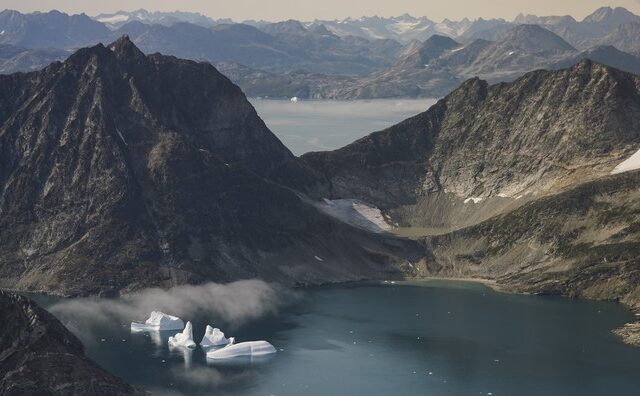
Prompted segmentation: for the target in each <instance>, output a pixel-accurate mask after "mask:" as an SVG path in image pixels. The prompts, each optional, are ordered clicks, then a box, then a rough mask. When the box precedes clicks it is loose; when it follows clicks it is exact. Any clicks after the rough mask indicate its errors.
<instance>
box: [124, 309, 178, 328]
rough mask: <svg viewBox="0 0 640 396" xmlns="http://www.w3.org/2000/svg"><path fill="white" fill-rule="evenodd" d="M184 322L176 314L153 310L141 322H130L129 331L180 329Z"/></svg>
mask: <svg viewBox="0 0 640 396" xmlns="http://www.w3.org/2000/svg"><path fill="white" fill-rule="evenodd" d="M183 327H184V322H183V321H182V319H180V318H179V317H177V316H172V315H167V314H166V313H164V312H160V311H153V312H151V315H150V316H149V319H147V320H145V321H144V323H142V322H131V331H149V330H151V331H153V330H182V328H183Z"/></svg>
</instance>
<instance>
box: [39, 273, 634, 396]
mask: <svg viewBox="0 0 640 396" xmlns="http://www.w3.org/2000/svg"><path fill="white" fill-rule="evenodd" d="M40 302H41V303H42V302H43V303H45V304H47V303H51V301H48V300H46V299H43V300H41V301H40ZM214 303H215V302H212V304H214ZM174 314H178V315H180V313H179V312H174ZM631 316H632V315H631V314H630V313H629V312H628V311H627V310H625V309H624V307H623V306H621V305H617V304H613V303H605V302H593V301H584V300H569V299H564V298H555V297H537V296H521V295H508V294H501V293H497V292H494V291H492V290H490V289H488V288H486V287H484V286H482V285H477V284H471V283H460V282H448V281H423V282H412V283H403V284H395V285H390V284H377V283H376V284H371V283H369V284H359V285H351V286H335V287H324V288H317V289H310V290H305V291H301V292H300V296H299V298H298V299H297V300H296V302H295V303H293V304H292V305H289V306H288V307H286V308H285V309H282V310H281V311H280V312H279V313H278V314H274V315H271V316H269V317H264V318H261V319H259V320H255V321H252V322H250V323H246V324H244V325H242V326H241V327H238V328H235V329H233V330H231V329H229V328H225V327H226V326H227V325H226V324H225V323H224V321H223V320H222V319H221V318H217V317H215V315H213V314H210V313H207V312H202V313H200V314H199V315H198V316H197V317H188V318H187V317H185V318H184V319H185V320H186V319H189V320H191V321H192V322H193V323H194V338H195V339H196V341H200V339H201V337H202V334H203V332H204V327H205V325H206V324H216V325H219V326H223V330H225V331H227V335H235V336H236V337H237V340H238V341H243V340H253V339H266V340H269V341H270V342H272V343H273V344H274V346H275V347H276V348H277V349H278V353H277V354H276V355H275V356H273V357H271V358H267V359H261V360H253V361H251V360H244V361H238V362H233V363H230V364H219V363H218V364H216V363H211V362H207V361H206V358H205V355H204V352H203V351H202V350H201V349H200V348H199V347H198V349H196V350H195V351H193V352H190V351H186V350H180V349H179V350H174V351H171V350H169V348H168V347H167V343H166V341H167V338H168V336H169V335H171V333H173V332H167V333H166V334H160V335H157V334H145V333H141V334H140V333H138V334H131V333H130V330H129V323H128V321H127V320H125V319H123V320H122V321H121V322H120V323H110V324H107V323H100V324H97V323H89V322H90V321H83V322H81V323H80V322H78V321H77V320H74V318H73V317H61V318H60V319H61V320H62V321H63V323H65V324H67V325H68V326H69V327H70V328H71V329H72V331H74V332H75V333H76V334H78V335H79V336H80V338H81V339H82V341H83V342H84V343H85V345H86V350H87V354H88V355H89V356H90V357H91V358H93V359H95V360H96V361H97V362H98V363H99V364H100V365H102V366H103V367H105V368H106V369H108V370H110V371H111V372H113V373H115V374H117V375H119V376H121V377H122V378H124V379H125V380H127V381H128V382H131V383H133V384H136V385H139V386H141V387H144V388H145V389H149V390H151V391H153V392H157V393H160V394H203V395H204V394H232V395H244V394H249V395H563V396H566V395H581V396H583V395H603V394H611V395H635V394H637V391H638V389H640V375H638V374H639V373H640V371H639V370H640V349H637V348H632V347H629V346H626V345H625V344H623V343H622V342H621V341H620V340H618V339H617V338H616V337H614V336H613V335H612V334H611V329H613V328H615V327H617V326H619V325H621V324H623V323H625V322H626V321H629V320H631V319H632V317H631ZM230 330H231V331H230Z"/></svg>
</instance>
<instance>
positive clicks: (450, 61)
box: [223, 25, 640, 99]
mask: <svg viewBox="0 0 640 396" xmlns="http://www.w3.org/2000/svg"><path fill="white" fill-rule="evenodd" d="M583 59H592V60H595V61H597V62H600V63H603V64H606V65H609V66H613V67H616V68H618V69H620V70H624V71H628V72H632V73H640V57H638V56H635V55H632V54H629V53H626V52H622V51H620V50H618V49H616V48H615V47H613V46H606V45H599V46H595V47H593V48H590V49H588V50H577V49H575V48H574V47H572V46H571V45H570V44H569V43H567V42H566V41H565V40H563V39H562V38H561V37H560V36H558V35H556V34H555V33H552V32H551V31H549V30H546V29H544V28H542V27H540V26H539V25H517V26H514V27H511V28H510V29H509V30H507V31H505V32H504V33H503V34H502V35H501V36H500V37H499V38H498V40H496V41H487V40H483V39H476V40H474V41H472V42H471V43H468V44H462V43H459V42H457V41H455V40H454V39H452V38H450V37H446V36H439V35H434V36H431V38H429V39H428V40H426V41H425V42H423V43H421V42H419V41H413V42H412V43H410V44H409V45H407V46H406V47H405V49H404V50H403V51H402V53H401V55H400V56H399V58H398V60H397V61H396V63H395V64H394V65H393V66H391V67H389V68H386V69H383V70H381V71H378V72H374V73H372V74H370V75H369V76H365V77H359V78H353V77H351V78H346V77H345V78H337V77H336V76H329V75H318V74H311V73H284V74H282V73H281V74H277V75H273V74H269V73H261V72H259V71H256V70H252V69H247V68H242V67H240V66H239V65H229V64H225V65H223V69H224V72H225V73H227V74H228V75H229V77H230V78H232V79H233V80H234V81H235V82H236V83H237V84H239V85H240V86H241V87H242V88H243V90H245V92H247V93H248V94H249V95H250V96H270V97H274V96H275V97H283V96H287V95H289V96H298V97H301V98H316V99H318V98H328V99H372V98H391V97H440V96H444V95H446V94H447V93H449V92H450V91H451V90H453V89H454V88H455V87H456V86H458V85H459V84H460V83H461V82H463V81H464V80H466V79H468V78H472V77H480V78H483V79H486V80H488V81H490V82H503V81H511V80H513V79H515V78H517V77H519V76H521V75H523V74H524V73H526V72H528V71H532V70H536V69H561V68H565V67H569V66H571V65H573V64H576V63H578V62H579V61H581V60H583Z"/></svg>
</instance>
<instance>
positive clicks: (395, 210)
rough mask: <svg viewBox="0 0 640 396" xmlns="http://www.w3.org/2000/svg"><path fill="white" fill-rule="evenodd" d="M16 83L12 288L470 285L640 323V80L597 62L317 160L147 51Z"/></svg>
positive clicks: (460, 94)
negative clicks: (623, 167) (468, 280)
mask: <svg viewBox="0 0 640 396" xmlns="http://www.w3.org/2000/svg"><path fill="white" fill-rule="evenodd" d="M440 44H443V45H442V47H438V46H436V45H434V47H433V51H434V52H435V53H438V52H439V51H441V49H442V48H444V47H447V40H446V39H441V43H440ZM449 44H451V43H449ZM553 48H555V47H553ZM559 49H560V50H563V49H564V46H560V47H559ZM0 87H1V88H2V89H0V92H1V93H2V95H1V96H0V154H1V155H0V159H1V160H0V186H1V191H2V194H1V195H0V247H1V248H0V263H1V265H0V282H1V283H0V285H1V286H2V287H10V288H14V289H19V290H30V291H46V292H49V293H54V294H60V295H87V294H98V295H107V296H108V295H117V294H118V293H122V292H130V291H133V290H137V289H140V288H143V287H148V286H165V287H166V286H172V285H176V284H182V283H199V282H203V281H206V280H215V281H231V280H234V279H244V278H255V277H258V278H262V279H266V280H269V281H276V282H281V283H285V284H318V283H324V282H340V281H348V280H358V279H371V278H377V279H380V278H382V279H389V278H392V279H393V278H402V277H421V276H446V277H450V276H456V277H484V278H489V279H493V280H495V281H497V282H498V284H499V285H500V286H501V287H503V288H505V289H508V290H515V291H526V292H535V293H547V294H562V295H568V296H582V297H587V298H598V299H608V300H620V301H624V302H626V303H627V304H629V305H630V306H632V307H635V308H636V309H640V268H638V265H637V261H636V257H637V254H636V253H637V251H638V246H640V233H638V232H637V230H638V229H640V228H638V227H637V224H636V223H637V222H640V211H639V210H640V209H638V208H636V206H637V205H636V204H635V201H637V199H636V198H637V197H636V195H637V190H638V189H637V186H638V182H639V180H640V179H639V178H640V176H639V175H640V170H634V169H635V168H637V165H636V166H633V164H634V162H633V161H632V163H631V166H629V167H627V169H628V171H627V172H624V173H619V172H618V171H617V170H618V169H620V164H621V163H623V162H627V161H626V160H628V159H629V158H631V157H632V155H633V154H634V153H636V152H637V151H638V148H639V147H640V121H639V120H640V99H639V98H640V77H638V76H637V75H634V74H631V73H626V72H623V71H620V70H617V69H614V68H611V67H608V66H605V65H602V64H599V63H596V62H593V61H591V60H582V61H580V62H579V63H578V64H576V65H573V66H571V67H570V68H567V69H562V70H557V71H535V72H531V73H527V74H525V75H524V76H522V77H520V78H518V79H516V80H515V81H513V82H510V83H500V84H495V85H490V84H489V83H488V82H486V81H484V80H481V79H479V78H472V79H470V80H468V81H466V82H464V83H463V84H461V85H460V87H459V88H457V89H455V90H454V91H453V92H452V93H450V94H449V95H447V96H446V97H445V98H443V99H442V100H440V101H438V103H436V104H435V105H434V106H433V107H431V108H430V109H429V110H427V111H426V112H424V113H422V114H418V115H416V116H414V117H412V118H410V119H407V120H405V121H403V122H401V123H399V124H397V125H395V126H393V127H391V128H389V129H387V130H384V131H380V132H376V133H373V134H371V135H369V136H367V137H365V138H362V139H360V140H358V141H356V142H354V143H353V144H350V145H348V146H346V147H344V148H341V149H339V150H336V151H333V152H320V153H309V154H305V155H304V156H302V157H301V158H296V157H294V156H293V155H292V154H291V152H289V150H288V149H287V148H286V147H284V146H283V145H282V143H281V142H280V141H278V139H277V138H276V137H275V136H274V135H273V134H272V133H271V132H270V131H269V130H268V129H267V127H266V126H265V125H264V123H263V122H262V121H261V120H260V118H259V117H258V116H257V114H256V113H255V110H254V109H253V108H252V106H251V105H250V104H249V102H248V101H247V100H246V98H245V96H244V95H243V94H242V92H241V91H240V89H239V88H238V87H237V86H235V85H234V84H232V83H231V82H230V81H229V80H228V79H227V78H226V77H224V76H223V75H222V74H220V73H219V72H218V71H217V70H216V69H215V68H214V67H212V66H211V65H210V64H209V63H206V62H205V63H196V62H193V61H187V60H181V59H178V58H175V57H169V56H163V55H160V54H154V55H148V56H147V55H144V54H143V53H142V52H141V51H140V50H139V49H138V48H136V46H135V45H134V44H133V43H132V42H131V41H130V40H129V38H128V37H126V36H125V37H122V38H121V39H119V40H118V41H116V42H114V43H113V44H111V45H109V46H107V47H105V46H102V45H97V46H94V47H90V48H85V49H81V50H79V51H77V52H76V53H74V54H73V55H72V56H70V57H69V58H68V59H67V60H66V61H65V62H63V63H54V64H52V65H50V66H48V67H46V68H45V69H43V70H42V71H39V72H33V73H27V74H24V73H16V74H11V75H6V76H0ZM636 156H637V154H636ZM354 205H358V206H359V207H364V208H367V211H369V212H370V213H376V211H378V210H379V211H380V212H378V213H379V215H378V220H376V221H377V222H373V223H372V220H370V218H368V217H363V215H362V212H358V211H356V212H353V211H351V212H349V210H351V209H349V208H353V207H355V206H354ZM345 208H346V209H347V212H345V211H344V210H345ZM380 221H382V222H385V223H386V224H388V226H389V227H387V228H390V229H393V228H394V227H395V228H397V232H398V233H400V234H401V235H411V236H412V238H409V239H408V238H404V237H399V236H398V235H396V234H393V233H390V232H386V231H384V230H385V228H380V224H379V223H380ZM628 337H629V340H633V339H634V338H633V337H637V333H632V334H630V335H628Z"/></svg>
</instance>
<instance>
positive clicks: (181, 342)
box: [169, 322, 196, 348]
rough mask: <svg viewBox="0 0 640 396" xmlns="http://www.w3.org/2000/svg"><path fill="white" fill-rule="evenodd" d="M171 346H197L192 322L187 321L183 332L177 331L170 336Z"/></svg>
mask: <svg viewBox="0 0 640 396" xmlns="http://www.w3.org/2000/svg"><path fill="white" fill-rule="evenodd" d="M169 346H172V347H179V346H181V347H186V348H195V347H196V343H195V341H193V326H192V325H191V322H187V324H186V325H185V326H184V330H182V333H176V335H174V336H173V337H169Z"/></svg>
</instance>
